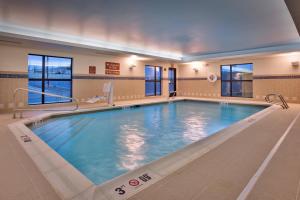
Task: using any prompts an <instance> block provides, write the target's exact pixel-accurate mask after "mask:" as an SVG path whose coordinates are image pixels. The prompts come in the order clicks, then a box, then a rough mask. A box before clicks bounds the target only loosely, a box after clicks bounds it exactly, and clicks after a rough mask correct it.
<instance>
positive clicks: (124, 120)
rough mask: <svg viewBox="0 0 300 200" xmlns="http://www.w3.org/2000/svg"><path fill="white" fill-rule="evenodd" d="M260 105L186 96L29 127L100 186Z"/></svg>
mask: <svg viewBox="0 0 300 200" xmlns="http://www.w3.org/2000/svg"><path fill="white" fill-rule="evenodd" d="M264 108H266V107H265V106H258V105H243V104H222V103H214V102H201V101H190V100H189V101H186V100H185V101H176V102H172V103H160V104H152V105H141V106H131V107H124V108H118V109H112V110H106V111H98V112H89V113H81V114H76V115H68V116H61V117H54V118H50V119H47V120H45V121H44V122H43V123H41V124H39V125H35V126H34V125H30V129H31V130H32V131H33V132H34V133H35V134H36V135H37V136H39V137H40V138H41V139H42V140H43V141H44V142H46V143H47V144H48V145H49V146H50V147H51V148H53V149H54V150H55V151H56V152H57V153H59V154H60V155H61V156H62V157H63V158H64V159H65V160H67V161H68V162H69V163H71V164H72V165H73V166H74V167H76V168H77V169H78V170H79V171H80V172H81V173H82V174H84V175H85V176H86V177H88V178H89V179H90V180H91V181H92V182H94V183H95V184H101V183H104V182H106V181H108V180H110V179H112V178H114V177H117V176H119V175H121V174H124V173H126V172H128V171H132V170H134V169H137V168H139V167H141V166H143V165H145V164H147V163H150V162H152V161H154V160H157V159H159V158H161V157H163V156H166V155H168V154H170V153H173V152H175V151H177V150H179V149H182V148H183V147H185V146H187V145H189V144H191V143H193V142H196V141H198V140H202V139H203V138H206V137H208V136H210V135H212V134H214V133H216V132H218V131H220V130H222V129H224V128H226V127H228V126H230V125H232V124H234V123H235V122H237V121H240V120H242V119H245V118H246V117H249V116H250V115H252V114H254V113H256V112H258V111H261V110H263V109H264Z"/></svg>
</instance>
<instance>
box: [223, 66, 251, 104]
mask: <svg viewBox="0 0 300 200" xmlns="http://www.w3.org/2000/svg"><path fill="white" fill-rule="evenodd" d="M234 65H252V80H235V79H233V78H232V66H234ZM223 66H229V67H230V79H229V80H223V79H222V67H223ZM220 74H221V77H220V80H221V87H220V88H221V97H239V98H248V99H251V98H253V63H239V64H224V65H221V66H220ZM223 82H226V83H228V82H229V83H230V94H229V95H223V92H222V83H223ZM233 82H251V83H252V93H251V94H252V95H251V97H244V96H235V95H232V83H233Z"/></svg>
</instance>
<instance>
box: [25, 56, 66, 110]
mask: <svg viewBox="0 0 300 200" xmlns="http://www.w3.org/2000/svg"><path fill="white" fill-rule="evenodd" d="M28 77H29V79H28V88H29V89H31V90H36V91H40V92H46V93H51V94H56V95H61V96H66V97H72V58H62V57H53V56H43V55H28ZM70 101H71V100H69V99H65V98H60V97H53V96H49V95H42V94H37V93H34V92H29V93H28V104H30V105H34V104H44V103H62V102H70Z"/></svg>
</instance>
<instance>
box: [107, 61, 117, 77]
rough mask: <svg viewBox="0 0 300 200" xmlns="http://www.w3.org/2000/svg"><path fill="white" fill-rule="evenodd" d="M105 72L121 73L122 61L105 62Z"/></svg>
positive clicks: (109, 73)
mask: <svg viewBox="0 0 300 200" xmlns="http://www.w3.org/2000/svg"><path fill="white" fill-rule="evenodd" d="M105 74H108V75H120V63H114V62H105Z"/></svg>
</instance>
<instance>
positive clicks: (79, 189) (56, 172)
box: [8, 98, 279, 200]
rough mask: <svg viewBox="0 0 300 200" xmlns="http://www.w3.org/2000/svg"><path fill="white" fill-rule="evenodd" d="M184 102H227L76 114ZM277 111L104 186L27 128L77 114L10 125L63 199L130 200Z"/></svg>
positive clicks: (261, 113)
mask: <svg viewBox="0 0 300 200" xmlns="http://www.w3.org/2000/svg"><path fill="white" fill-rule="evenodd" d="M181 100H195V101H206V102H224V100H222V99H216V100H211V99H201V98H175V99H168V100H161V101H154V102H143V103H135V102H132V103H128V104H126V105H119V106H115V107H100V108H91V109H81V110H79V111H78V112H76V114H77V113H78V114H79V113H86V112H96V111H105V110H113V109H120V108H123V107H127V106H129V107H130V106H135V105H142V106H144V105H153V104H157V103H168V102H170V101H181ZM226 102H228V103H236V104H246V105H269V104H266V103H263V102H248V101H241V100H227V101H226ZM277 109H279V107H278V106H270V107H268V108H265V109H263V110H261V111H259V112H257V113H255V114H253V115H250V116H249V117H247V118H245V119H243V120H240V121H238V122H236V123H234V124H232V125H231V126H229V127H226V128H225V129H222V130H220V131H218V132H217V134H213V135H211V136H209V137H207V138H204V139H202V140H200V141H197V142H194V143H192V144H190V145H188V146H186V147H184V148H182V149H180V150H177V151H176V152H174V153H171V154H168V155H167V156H165V157H162V158H160V159H158V160H155V161H153V162H150V163H149V164H146V165H144V166H142V167H140V168H138V169H135V170H133V171H129V172H127V173H125V174H123V175H121V176H118V177H116V178H113V179H111V180H109V181H107V182H104V183H102V184H100V185H95V184H94V183H92V181H90V180H89V179H88V178H87V177H85V176H84V175H83V174H82V173H81V172H80V171H79V170H77V169H76V168H75V167H74V166H73V165H72V164H70V163H69V162H68V161H66V160H65V159H64V158H63V157H62V156H60V155H59V154H58V153H57V152H55V150H53V149H52V148H51V147H49V146H48V145H47V144H46V143H45V142H44V141H42V140H41V139H40V138H39V137H38V136H36V135H35V134H34V133H33V132H32V131H31V130H30V129H29V128H28V127H27V126H26V125H27V124H29V123H33V122H36V121H40V120H43V119H47V118H51V117H54V116H60V115H68V114H72V113H74V112H69V111H68V112H53V113H46V114H41V115H37V116H34V117H31V118H28V119H24V120H20V121H18V122H15V123H12V124H9V125H8V127H9V129H10V130H11V132H13V134H14V135H15V137H16V139H17V140H18V141H19V143H20V144H21V146H22V147H23V149H24V150H25V151H26V153H27V154H28V155H29V157H30V158H31V159H32V160H33V162H34V163H35V165H36V166H37V168H38V169H39V171H40V172H41V173H42V174H43V176H44V177H45V178H46V179H47V181H48V182H49V183H50V185H51V186H52V187H53V188H54V190H55V191H56V192H57V194H58V195H59V196H60V197H61V198H62V199H82V198H84V199H90V200H93V199H103V200H108V199H127V198H129V197H131V196H133V195H134V194H136V193H138V192H140V191H141V190H143V189H145V188H147V187H149V186H150V185H152V184H154V183H156V182H158V181H159V180H161V179H163V178H164V177H166V176H168V175H170V174H171V173H172V172H174V171H176V170H178V169H180V168H182V167H183V166H185V165H186V164H188V163H190V162H192V161H193V160H195V159H197V158H199V157H201V156H202V155H204V154H205V153H207V152H209V151H210V150H212V149H214V148H215V147H217V146H219V145H220V144H222V143H223V142H225V141H227V140H228V139H230V138H231V137H233V136H234V135H237V134H238V133H240V132H241V131H242V130H244V129H245V128H247V127H249V126H250V125H252V124H253V123H255V122H257V121H258V120H260V119H261V118H263V117H264V116H266V115H268V114H269V113H271V112H273V111H274V110H277ZM22 135H28V136H29V137H30V138H31V139H32V141H31V142H24V141H23V140H22V138H21V136H22ZM145 174H147V175H148V176H150V177H151V179H150V180H148V181H146V182H143V183H142V181H141V180H140V179H139V177H140V176H142V175H145ZM133 179H134V180H139V182H140V183H141V184H139V185H137V186H131V185H129V184H128V181H129V180H133ZM123 185H124V188H126V190H125V191H126V193H125V194H123V195H118V194H117V193H116V191H115V190H116V189H118V188H120V187H121V186H123ZM124 188H123V189H124ZM127 188H128V189H127Z"/></svg>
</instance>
